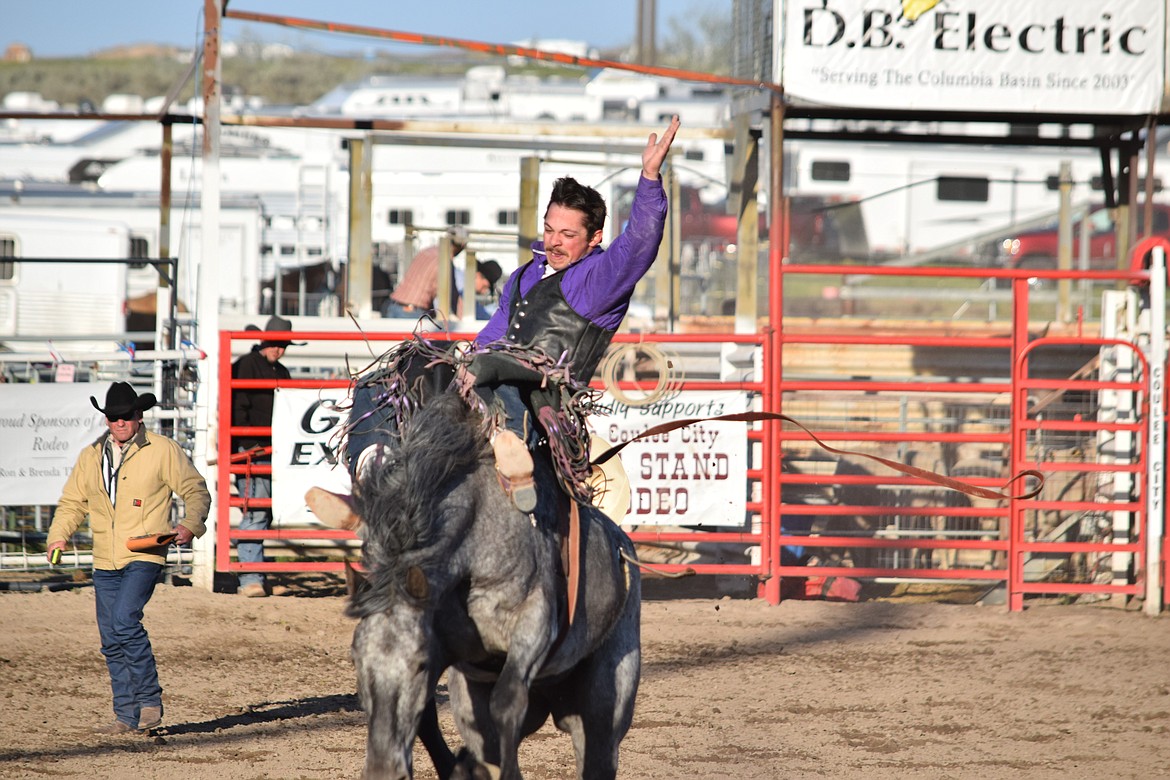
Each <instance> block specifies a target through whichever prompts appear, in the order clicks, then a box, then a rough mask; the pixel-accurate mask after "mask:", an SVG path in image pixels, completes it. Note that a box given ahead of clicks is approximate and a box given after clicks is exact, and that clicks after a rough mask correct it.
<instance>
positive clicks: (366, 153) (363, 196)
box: [345, 138, 374, 318]
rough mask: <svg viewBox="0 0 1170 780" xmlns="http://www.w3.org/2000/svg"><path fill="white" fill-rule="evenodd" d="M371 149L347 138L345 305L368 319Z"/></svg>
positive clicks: (371, 270) (371, 255) (371, 293)
mask: <svg viewBox="0 0 1170 780" xmlns="http://www.w3.org/2000/svg"><path fill="white" fill-rule="evenodd" d="M373 152H374V150H373V147H372V146H371V145H370V143H369V142H368V141H366V140H365V139H362V138H351V139H350V140H349V262H348V263H347V264H346V283H345V293H346V295H345V298H346V306H345V308H346V309H347V310H348V311H350V312H351V313H352V314H353V315H354V316H355V317H358V318H368V317H369V316H370V315H371V314H372V313H373V308H374V306H373V296H374V290H373V286H374V245H373V240H372V238H371V229H372V225H373V221H374V218H373V197H374V154H373Z"/></svg>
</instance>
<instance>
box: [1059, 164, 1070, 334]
mask: <svg viewBox="0 0 1170 780" xmlns="http://www.w3.org/2000/svg"><path fill="white" fill-rule="evenodd" d="M1059 182H1060V183H1059V187H1060V209H1059V216H1060V221H1059V223H1058V229H1057V246H1056V267H1057V268H1058V269H1059V270H1061V271H1069V270H1072V236H1073V231H1072V184H1073V181H1072V163H1071V162H1069V161H1068V160H1061V162H1060V179H1059ZM1071 288H1072V283H1071V281H1070V280H1068V279H1058V280H1057V282H1056V300H1057V303H1056V320H1057V321H1058V322H1068V321H1069V320H1071V319H1072V308H1071V306H1070V305H1069V291H1070V290H1071Z"/></svg>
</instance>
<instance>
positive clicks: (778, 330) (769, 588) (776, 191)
mask: <svg viewBox="0 0 1170 780" xmlns="http://www.w3.org/2000/svg"><path fill="white" fill-rule="evenodd" d="M770 118H771V125H770V132H769V139H768V151H769V155H770V156H769V160H770V167H769V169H768V170H769V174H770V175H769V178H768V340H767V342H766V344H767V345H768V347H769V349H768V356H767V360H765V361H764V365H765V366H767V370H768V375H769V380H770V381H768V382H767V383H766V386H767V387H768V392H765V394H764V410H765V411H769V412H780V411H782V408H783V393H782V382H783V379H784V365H783V355H784V266H783V263H784V256H785V255H786V254H787V253H788V238H787V235H786V229H785V221H784V219H783V217H782V211H783V209H782V204H783V202H784V99H783V97H782V96H781V95H779V94H775V93H773V95H772V106H771V113H770ZM757 230H758V228H757ZM757 235H758V232H757ZM736 320H737V322H738V320H739V316H738V314H737V315H736ZM764 425H765V428H764V430H765V431H766V435H765V437H764V442H765V450H766V455H765V458H764V474H765V476H766V482H765V484H766V486H767V487H768V491H767V493H766V494H765V498H764V506H765V517H764V533H763V537H764V541H765V544H766V549H764V550H761V551H760V552H761V556H760V562H761V564H763V565H764V566H766V568H765V569H764V571H765V572H767V573H768V574H770V575H771V576H770V577H769V578H768V581H767V583H766V584H765V587H764V597H765V598H766V599H767V601H768V603H770V604H779V603H780V584H781V583H780V577H779V575H777V574H776V567H777V566H779V565H780V547H779V546H778V545H777V543H776V538H777V537H779V536H780V534H782V533H783V523H782V519H781V516H780V501H781V488H782V486H783V483H782V481H781V480H782V476H781V473H780V458H781V454H782V453H781V448H780V423H779V422H778V421H775V420H773V421H770V422H767V423H764Z"/></svg>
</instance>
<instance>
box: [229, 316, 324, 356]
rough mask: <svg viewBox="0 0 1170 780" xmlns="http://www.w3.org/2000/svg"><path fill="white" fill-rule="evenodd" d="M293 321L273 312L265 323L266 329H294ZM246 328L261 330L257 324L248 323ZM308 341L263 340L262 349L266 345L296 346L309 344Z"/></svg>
mask: <svg viewBox="0 0 1170 780" xmlns="http://www.w3.org/2000/svg"><path fill="white" fill-rule="evenodd" d="M292 329H293V326H292V321H291V320H287V319H285V318H284V317H281V316H280V315H279V314H273V315H272V316H271V317H269V318H268V322H266V323H264V330H286V331H288V330H292ZM244 330H260V328H258V327H256V326H255V325H248V326H247V327H245V328H244ZM308 343H309V342H307V341H261V342H260V349H264V348H265V347H288V346H289V345H290V344H291V345H292V346H294V347H303V346H305V344H308Z"/></svg>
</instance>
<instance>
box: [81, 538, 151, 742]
mask: <svg viewBox="0 0 1170 780" xmlns="http://www.w3.org/2000/svg"><path fill="white" fill-rule="evenodd" d="M162 568H163V567H162V565H161V564H158V563H151V562H149V561H132V562H130V563H129V564H127V565H126V566H125V567H124V568H122V569H115V570H112V571H111V570H106V569H94V570H93V592H94V596H95V597H96V601H97V624H98V633H99V634H100V635H101V638H102V655H104V656H105V657H106V666H107V667H109V670H110V687H111V688H112V689H113V692H114V717H116V718H117V719H118V720H120V721H121V722H122V723H125V724H126V725H127V726H130V727H132V728H138V716H139V712H140V710H141V709H142V708H143V707H161V706H162V686H161V685H159V682H158V668H157V667H156V666H155V663H154V651H153V650H152V649H151V647H150V637H149V636H147V634H146V627H145V626H143V625H142V610H143V608H144V607H145V606H146V602H148V601H150V597H151V596H152V595H153V594H154V586H155V583H157V582H158V580H159V576H160V575H161V574H162Z"/></svg>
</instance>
